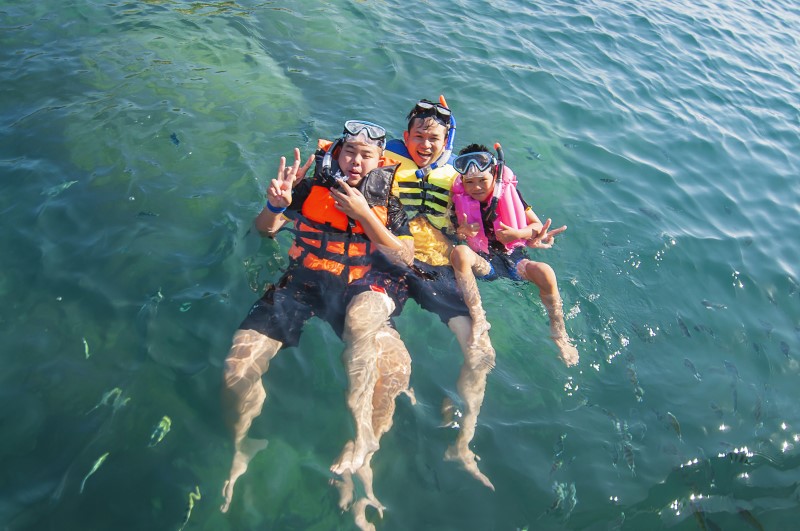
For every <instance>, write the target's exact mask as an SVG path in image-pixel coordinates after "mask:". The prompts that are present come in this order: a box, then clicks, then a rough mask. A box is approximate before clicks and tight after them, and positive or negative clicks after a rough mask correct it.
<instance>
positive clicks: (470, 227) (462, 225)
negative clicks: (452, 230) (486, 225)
mask: <svg viewBox="0 0 800 531" xmlns="http://www.w3.org/2000/svg"><path fill="white" fill-rule="evenodd" d="M478 232H480V225H478V224H477V223H468V222H467V213H466V212H464V213H463V214H462V215H461V218H460V219H459V220H458V228H457V229H456V237H457V238H458V239H459V240H461V241H464V240H466V239H467V238H474V237H475V236H477V235H478Z"/></svg>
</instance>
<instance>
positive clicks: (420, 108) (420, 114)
mask: <svg viewBox="0 0 800 531" xmlns="http://www.w3.org/2000/svg"><path fill="white" fill-rule="evenodd" d="M428 117H431V118H433V119H434V120H436V121H437V122H439V123H440V124H442V125H443V126H445V127H446V128H447V140H445V143H444V151H442V154H441V155H440V156H439V158H438V159H436V160H435V161H434V162H433V163H432V164H429V165H428V166H425V167H424V168H420V169H418V170H417V171H416V172H415V175H416V176H417V179H424V178H425V177H426V176H427V175H428V174H429V173H430V172H431V171H433V170H435V169H436V168H439V167H441V166H444V165H445V164H447V161H448V160H450V155H452V154H453V142H454V141H455V139H456V117H455V116H453V112H452V111H451V110H450V107H448V106H447V101H446V100H445V99H444V96H443V95H440V96H439V103H434V102H432V101H429V100H420V101H418V102H417V105H416V106H415V107H414V110H413V111H411V117H410V118H409V119H410V120H413V119H414V118H428Z"/></svg>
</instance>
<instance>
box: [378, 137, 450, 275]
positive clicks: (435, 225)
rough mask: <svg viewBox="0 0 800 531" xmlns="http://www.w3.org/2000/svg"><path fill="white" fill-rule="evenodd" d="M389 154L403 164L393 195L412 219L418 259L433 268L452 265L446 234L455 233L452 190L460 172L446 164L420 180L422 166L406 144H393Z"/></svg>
mask: <svg viewBox="0 0 800 531" xmlns="http://www.w3.org/2000/svg"><path fill="white" fill-rule="evenodd" d="M386 152H387V155H389V156H390V157H391V158H392V159H393V160H396V161H399V162H400V167H399V168H398V169H397V172H396V173H395V178H394V184H393V185H392V195H395V196H397V197H398V198H399V199H400V203H401V204H402V205H403V208H404V209H405V211H406V214H407V215H408V217H409V220H410V221H409V228H410V229H411V234H412V236H414V257H415V258H416V259H418V260H420V261H422V262H425V263H427V264H431V265H450V251H451V250H452V244H451V242H450V240H448V239H447V237H445V235H444V234H443V231H445V230H447V231H450V230H452V228H451V223H450V211H451V210H452V201H451V199H450V188H451V187H452V186H453V182H454V181H455V179H456V177H457V176H458V172H456V170H455V168H453V166H452V165H450V164H446V165H444V166H442V167H441V168H436V169H435V170H432V171H431V172H430V173H428V175H427V176H425V178H423V179H419V178H417V176H416V171H417V170H418V169H419V166H417V165H416V163H415V162H414V161H413V160H412V159H411V156H410V154H409V153H408V150H407V149H406V147H405V144H403V143H402V142H401V141H399V140H391V141H389V143H388V144H387V145H386Z"/></svg>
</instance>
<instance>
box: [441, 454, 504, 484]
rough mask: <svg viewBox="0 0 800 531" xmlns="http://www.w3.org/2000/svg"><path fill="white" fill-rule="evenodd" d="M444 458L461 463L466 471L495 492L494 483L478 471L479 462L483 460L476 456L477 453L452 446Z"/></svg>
mask: <svg viewBox="0 0 800 531" xmlns="http://www.w3.org/2000/svg"><path fill="white" fill-rule="evenodd" d="M444 458H445V460H446V461H457V462H459V463H461V466H462V467H463V468H464V470H466V471H467V472H469V474H471V475H472V476H473V477H474V478H475V479H477V480H478V481H480V482H481V483H483V484H484V485H485V486H486V487H489V488H490V489H492V490H494V485H492V482H491V481H489V478H488V477H486V475H485V474H484V473H483V472H481V471H480V470H478V461H480V459H481V458H480V457H478V456H477V455H475V453H474V452H473V451H472V450H470V449H469V448H465V449H462V450H459V448H458V447H456V446H455V445H453V446H450V447H448V448H447V451H446V452H445V453H444Z"/></svg>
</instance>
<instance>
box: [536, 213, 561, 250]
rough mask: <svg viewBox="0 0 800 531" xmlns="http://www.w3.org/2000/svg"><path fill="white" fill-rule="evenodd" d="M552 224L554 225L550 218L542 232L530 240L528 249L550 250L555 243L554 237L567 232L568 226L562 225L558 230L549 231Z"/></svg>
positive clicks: (543, 226)
mask: <svg viewBox="0 0 800 531" xmlns="http://www.w3.org/2000/svg"><path fill="white" fill-rule="evenodd" d="M550 223H552V221H551V220H550V218H548V219H547V221H545V222H544V225H542V230H540V231H539V232H538V233H536V234H534V235H532V236H531V238H530V239H529V240H528V247H533V248H534V249H549V248H550V247H552V246H553V244H554V243H555V238H554V236H555V235H556V234H561V233H562V232H564V231H565V230H567V226H566V225H562V226H561V227H559V228H557V229H553V230H548V229H549V228H550Z"/></svg>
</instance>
